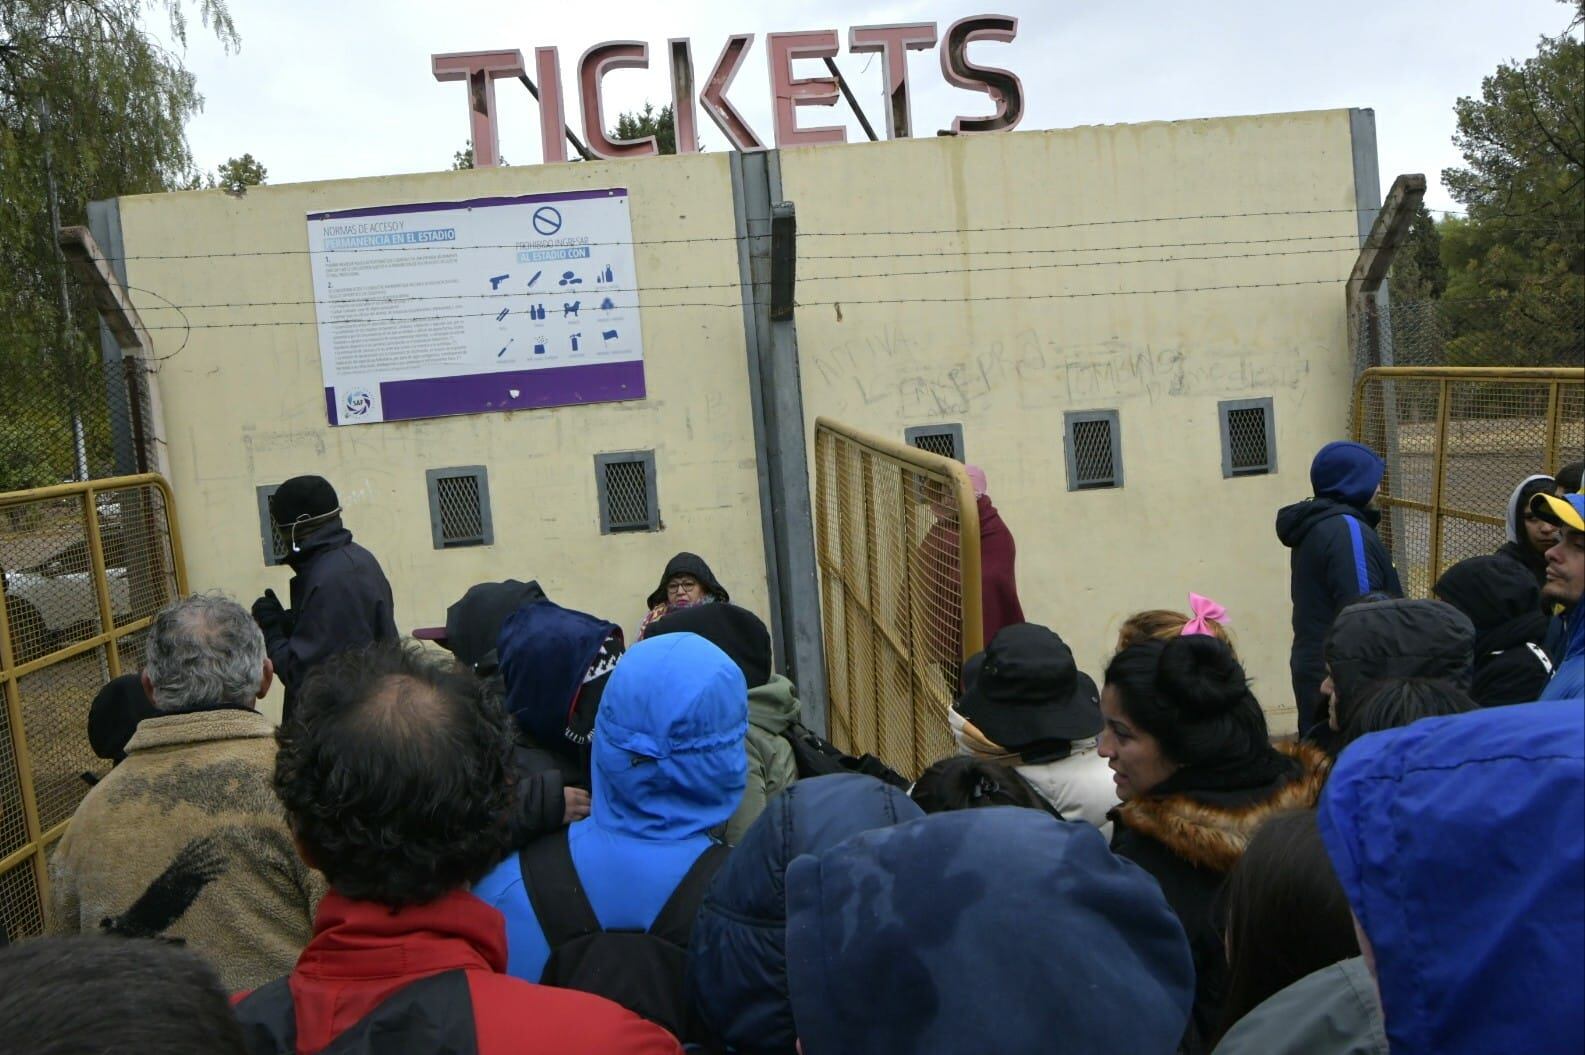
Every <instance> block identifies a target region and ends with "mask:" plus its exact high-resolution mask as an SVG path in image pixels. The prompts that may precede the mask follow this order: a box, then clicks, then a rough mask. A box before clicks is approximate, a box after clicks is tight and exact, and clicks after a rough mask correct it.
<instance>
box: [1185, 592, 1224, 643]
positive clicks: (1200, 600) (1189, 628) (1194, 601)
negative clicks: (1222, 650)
mask: <svg viewBox="0 0 1585 1055" xmlns="http://www.w3.org/2000/svg"><path fill="white" fill-rule="evenodd" d="M1189 611H1190V612H1192V613H1193V614H1194V617H1193V618H1192V619H1190V620H1189V621H1188V622H1187V623H1184V624H1183V632H1182V633H1181V634H1180V635H1179V636H1181V637H1188V636H1189V635H1191V634H1201V635H1203V636H1205V637H1214V636H1215V635H1214V634H1212V633H1211V627H1210V623H1209V622H1208V620H1212V619H1214V620H1216V621H1217V622H1218V623H1221V624H1223V625H1224V626H1225V625H1226V624H1227V621H1228V620H1227V609H1226V608H1223V607H1222V606H1221V605H1219V604H1217V603H1216V602H1215V601H1213V600H1211V599H1210V598H1209V597H1201V596H1200V595H1199V594H1197V593H1191V594H1189Z"/></svg>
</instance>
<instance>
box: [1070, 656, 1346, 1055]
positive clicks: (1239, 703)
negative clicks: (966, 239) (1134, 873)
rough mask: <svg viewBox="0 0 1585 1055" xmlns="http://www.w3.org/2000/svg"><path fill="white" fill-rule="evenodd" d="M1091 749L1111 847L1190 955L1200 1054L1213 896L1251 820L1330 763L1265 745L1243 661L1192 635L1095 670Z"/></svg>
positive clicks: (1191, 1047)
mask: <svg viewBox="0 0 1585 1055" xmlns="http://www.w3.org/2000/svg"><path fill="white" fill-rule="evenodd" d="M1101 713H1102V715H1103V717H1104V718H1105V721H1106V725H1105V727H1104V728H1103V729H1102V730H1101V738H1100V743H1099V745H1098V746H1099V751H1100V754H1101V756H1102V757H1103V758H1105V759H1107V761H1108V764H1109V765H1110V766H1111V769H1112V774H1113V780H1114V782H1115V783H1116V785H1117V797H1118V798H1119V799H1121V800H1122V805H1120V806H1118V807H1117V808H1116V809H1115V810H1113V811H1112V821H1113V829H1112V849H1113V850H1114V851H1115V852H1116V853H1118V854H1120V855H1121V856H1123V857H1127V858H1129V859H1130V860H1132V861H1133V862H1134V863H1136V864H1138V865H1139V866H1140V867H1141V868H1143V869H1144V870H1145V871H1147V872H1149V873H1150V874H1151V875H1153V876H1155V877H1156V881H1157V882H1159V883H1160V884H1161V889H1162V892H1163V893H1164V894H1165V895H1166V897H1167V903H1168V904H1170V905H1171V906H1172V908H1173V911H1175V912H1176V913H1177V914H1178V919H1179V920H1180V921H1181V922H1182V923H1183V929H1184V930H1185V931H1186V932H1187V933H1188V936H1189V945H1190V948H1191V949H1192V950H1193V952H1194V969H1195V975H1196V978H1197V985H1196V993H1195V1001H1194V1015H1193V1017H1192V1018H1191V1020H1190V1022H1189V1034H1188V1035H1187V1036H1186V1037H1185V1038H1184V1051H1186V1052H1188V1053H1190V1055H1194V1053H1198V1052H1203V1051H1205V1050H1207V1047H1206V1046H1207V1044H1208V1043H1209V1041H1210V1039H1211V1038H1212V1037H1213V1036H1214V1035H1215V1031H1216V1027H1217V1026H1218V1024H1219V1021H1218V1020H1219V1018H1220V1016H1221V1011H1222V1001H1223V995H1224V990H1225V987H1226V978H1227V956H1226V950H1225V948H1224V946H1223V941H1222V926H1221V921H1220V920H1219V919H1218V918H1217V915H1218V913H1217V912H1216V903H1217V893H1218V891H1219V889H1220V888H1221V885H1222V881H1223V879H1224V878H1225V877H1226V875H1227V873H1228V872H1229V871H1231V870H1232V868H1233V865H1235V864H1237V863H1238V859H1239V857H1240V856H1241V855H1242V854H1243V852H1244V847H1245V846H1247V845H1248V844H1249V838H1250V836H1251V835H1253V834H1254V831H1255V829H1256V828H1258V827H1259V826H1260V824H1261V822H1262V821H1264V820H1265V819H1266V818H1268V817H1270V816H1271V815H1272V814H1274V813H1276V812H1277V811H1279V810H1285V809H1309V808H1310V807H1313V806H1314V805H1315V803H1316V800H1317V799H1318V798H1319V797H1320V793H1321V787H1322V785H1323V784H1324V783H1325V780H1326V773H1327V771H1328V769H1329V768H1330V760H1329V759H1328V758H1327V757H1326V754H1325V753H1324V752H1322V751H1321V750H1319V749H1318V748H1315V747H1311V746H1309V745H1307V744H1296V745H1287V744H1284V745H1281V746H1280V747H1273V746H1272V744H1271V740H1270V736H1269V734H1268V732H1267V730H1266V716H1265V715H1264V714H1263V713H1262V712H1261V709H1260V703H1259V701H1257V700H1256V699H1255V696H1254V693H1252V692H1251V691H1250V689H1249V680H1248V678H1247V677H1246V676H1245V674H1244V668H1243V667H1242V666H1240V665H1239V662H1238V660H1237V659H1236V658H1234V656H1233V653H1232V650H1231V649H1229V648H1228V646H1227V645H1225V644H1224V643H1222V642H1221V641H1218V640H1216V639H1215V638H1213V637H1208V636H1205V635H1201V634H1193V635H1189V636H1186V637H1178V638H1173V639H1171V640H1168V641H1160V640H1149V641H1142V642H1139V643H1138V644H1134V645H1131V646H1129V647H1128V648H1125V649H1123V650H1122V651H1121V652H1119V653H1118V654H1117V655H1116V656H1114V657H1113V658H1112V662H1111V664H1110V665H1109V666H1108V667H1107V668H1106V686H1105V688H1104V689H1103V690H1102V693H1101Z"/></svg>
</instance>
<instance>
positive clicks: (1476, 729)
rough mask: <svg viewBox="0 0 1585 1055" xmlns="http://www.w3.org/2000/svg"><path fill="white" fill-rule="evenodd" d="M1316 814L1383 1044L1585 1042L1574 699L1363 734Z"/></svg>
mask: <svg viewBox="0 0 1585 1055" xmlns="http://www.w3.org/2000/svg"><path fill="white" fill-rule="evenodd" d="M1318 819H1319V823H1320V828H1321V837H1322V839H1324V840H1325V842H1326V848H1327V852H1328V854H1329V855H1330V856H1331V858H1332V864H1333V866H1334V867H1335V868H1336V870H1337V878H1338V879H1339V881H1341V883H1342V884H1343V889H1344V891H1345V892H1346V893H1347V895H1348V900H1349V905H1350V907H1352V909H1353V911H1354V915H1355V917H1357V918H1358V920H1359V924H1360V928H1361V929H1362V930H1363V931H1364V933H1365V935H1366V937H1367V938H1369V939H1370V945H1371V949H1372V951H1373V954H1374V957H1375V973H1376V978H1377V982H1378V985H1379V987H1380V991H1381V1004H1382V1011H1383V1014H1384V1015H1385V1017H1386V1020H1387V1039H1388V1041H1389V1042H1390V1044H1391V1047H1392V1052H1393V1055H1466V1053H1467V1055H1477V1053H1479V1055H1489V1053H1492V1052H1574V1051H1581V1050H1585V1003H1582V1002H1581V1000H1580V994H1581V993H1582V992H1585V841H1582V840H1581V838H1580V832H1582V831H1585V710H1582V708H1581V707H1580V703H1579V701H1578V700H1568V701H1561V702H1557V703H1538V704H1531V705H1529V706H1525V707H1503V708H1498V709H1496V710H1484V711H1475V712H1472V713H1469V714H1459V715H1453V716H1451V717H1447V718H1427V719H1424V720H1422V721H1418V722H1415V723H1414V724H1413V725H1411V726H1408V727H1406V728H1403V729H1393V730H1390V731H1388V732H1384V733H1377V734H1373V735H1371V736H1366V737H1364V738H1362V739H1360V740H1359V741H1357V742H1355V743H1354V744H1352V745H1351V746H1350V747H1349V749H1348V750H1347V751H1345V752H1343V757H1342V758H1341V759H1340V760H1339V761H1338V764H1337V767H1336V768H1335V769H1334V770H1333V772H1332V778H1331V780H1330V781H1329V782H1328V784H1327V787H1326V792H1325V794H1324V795H1323V796H1322V798H1321V807H1320V813H1319V818H1318Z"/></svg>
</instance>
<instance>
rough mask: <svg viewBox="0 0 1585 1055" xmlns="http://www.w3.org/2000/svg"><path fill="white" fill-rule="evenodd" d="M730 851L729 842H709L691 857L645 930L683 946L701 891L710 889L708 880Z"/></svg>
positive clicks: (691, 932) (686, 939) (701, 896)
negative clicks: (691, 863)
mask: <svg viewBox="0 0 1585 1055" xmlns="http://www.w3.org/2000/svg"><path fill="white" fill-rule="evenodd" d="M731 852H732V849H731V847H729V846H723V845H722V844H721V843H711V844H710V846H709V847H708V848H706V850H705V851H704V853H702V854H700V855H699V856H698V857H696V858H694V862H693V865H692V866H691V867H689V869H688V871H687V873H686V874H685V875H684V876H683V877H682V882H680V883H678V884H677V889H675V890H673V891H672V892H671V897H669V898H667V899H666V904H664V905H662V906H661V909H660V914H659V915H657V916H656V917H655V922H654V923H652V924H650V927H649V933H650V934H653V935H654V936H655V937H657V938H661V939H663V940H665V941H669V942H671V943H672V944H673V945H676V946H678V947H679V948H687V946H688V939H689V937H691V936H692V934H693V921H694V917H696V916H698V915H699V905H700V904H701V903H702V902H703V901H704V895H705V892H706V891H707V890H709V889H710V881H711V880H713V879H714V878H715V874H716V872H718V871H720V869H721V866H722V865H723V864H725V863H726V858H727V855H728V854H730V853H731Z"/></svg>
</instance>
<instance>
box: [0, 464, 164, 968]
mask: <svg viewBox="0 0 1585 1055" xmlns="http://www.w3.org/2000/svg"><path fill="white" fill-rule="evenodd" d="M0 570H3V574H0V602H3V603H0V694H3V696H4V704H5V706H4V709H3V710H0V925H3V926H4V927H5V930H6V933H7V935H8V936H9V937H10V938H11V939H12V940H15V939H17V938H21V937H29V936H32V935H36V934H39V933H40V932H42V931H43V929H44V912H45V906H46V905H47V904H48V882H49V878H48V868H47V862H48V855H49V853H50V852H51V850H52V848H53V847H54V845H55V843H56V841H57V840H59V838H60V836H61V834H62V833H63V832H64V831H65V830H66V823H67V821H68V820H70V819H71V815H72V813H73V811H75V810H76V808H77V804H78V803H79V802H81V801H82V798H83V796H84V795H85V794H86V793H87V791H88V788H89V786H90V780H91V779H93V778H94V777H96V776H97V775H102V774H103V773H104V772H105V770H106V768H107V766H108V763H105V762H101V761H99V760H98V759H96V758H95V757H94V755H93V752H92V751H91V750H90V749H89V746H88V705H89V703H90V702H92V700H93V698H94V694H95V693H97V692H98V691H99V689H100V687H101V686H103V685H104V683H105V682H106V681H108V680H109V679H111V678H113V677H116V676H117V675H119V674H121V673H122V672H123V671H128V672H130V671H136V670H138V669H140V668H141V667H142V655H143V641H144V637H145V635H146V634H147V632H148V626H149V624H150V622H152V620H153V616H154V614H155V613H156V612H158V611H159V610H160V609H161V608H163V607H165V606H166V605H167V604H169V603H170V602H171V601H173V600H175V599H176V598H177V597H179V596H181V595H182V594H183V593H185V592H186V590H187V575H186V571H185V569H184V568H183V565H182V549H181V539H180V535H179V533H178V529H177V526H176V514H175V510H174V506H173V504H172V501H171V492H170V488H169V487H168V486H167V485H166V483H165V481H164V480H163V479H162V478H160V477H159V476H156V475H153V474H147V475H142V476H122V477H114V478H110V479H103V480H90V481H87V482H85V483H72V484H62V485H60V486H59V487H42V488H35V489H33V490H29V491H14V492H8V493H4V494H0Z"/></svg>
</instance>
